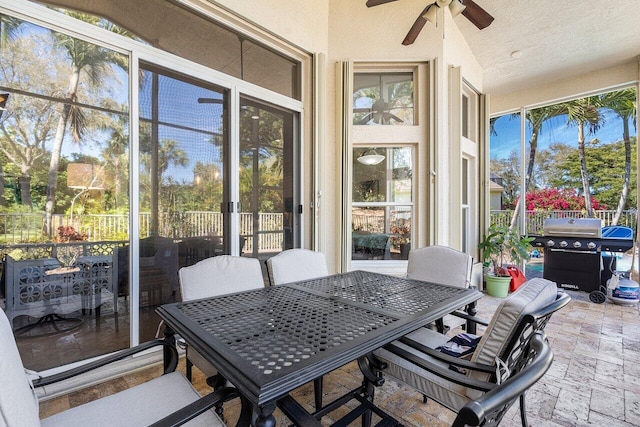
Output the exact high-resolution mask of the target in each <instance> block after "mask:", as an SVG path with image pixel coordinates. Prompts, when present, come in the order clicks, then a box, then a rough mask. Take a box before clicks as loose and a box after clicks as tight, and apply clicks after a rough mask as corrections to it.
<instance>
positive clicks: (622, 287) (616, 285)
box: [607, 273, 640, 305]
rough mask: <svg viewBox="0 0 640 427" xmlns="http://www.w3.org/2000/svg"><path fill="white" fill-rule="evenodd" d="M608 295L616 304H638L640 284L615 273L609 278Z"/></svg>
mask: <svg viewBox="0 0 640 427" xmlns="http://www.w3.org/2000/svg"><path fill="white" fill-rule="evenodd" d="M607 297H609V299H610V300H611V301H612V302H614V303H616V304H623V305H626V304H637V303H638V301H639V300H640V286H638V282H634V281H633V280H631V279H627V278H626V277H620V276H619V275H618V274H617V273H614V274H613V276H611V278H610V279H609V280H607Z"/></svg>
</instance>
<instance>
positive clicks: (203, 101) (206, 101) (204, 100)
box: [198, 98, 223, 104]
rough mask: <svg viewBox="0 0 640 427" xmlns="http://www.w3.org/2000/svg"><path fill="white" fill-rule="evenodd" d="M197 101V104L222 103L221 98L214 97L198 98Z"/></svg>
mask: <svg viewBox="0 0 640 427" xmlns="http://www.w3.org/2000/svg"><path fill="white" fill-rule="evenodd" d="M198 103H199V104H222V103H223V100H222V99H215V98H198Z"/></svg>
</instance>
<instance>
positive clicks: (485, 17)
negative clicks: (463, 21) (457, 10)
mask: <svg viewBox="0 0 640 427" xmlns="http://www.w3.org/2000/svg"><path fill="white" fill-rule="evenodd" d="M462 4H464V5H465V6H466V7H465V8H464V10H463V11H462V14H463V15H464V16H465V17H466V18H467V19H468V20H469V21H471V23H472V24H473V25H475V26H476V27H478V28H479V29H481V30H482V29H484V28H487V27H488V26H489V25H490V24H491V23H492V22H493V19H494V18H493V16H491V15H489V13H488V12H487V11H486V10H484V9H483V8H481V7H480V6H478V5H477V4H476V3H475V2H474V1H473V0H463V2H462Z"/></svg>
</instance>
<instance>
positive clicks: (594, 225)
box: [542, 218, 602, 239]
mask: <svg viewBox="0 0 640 427" xmlns="http://www.w3.org/2000/svg"><path fill="white" fill-rule="evenodd" d="M542 230H543V233H544V235H545V236H572V237H590V238H594V239H599V238H601V237H602V222H601V221H600V220H599V219H598V218H548V219H546V220H545V221H544V226H543V229H542Z"/></svg>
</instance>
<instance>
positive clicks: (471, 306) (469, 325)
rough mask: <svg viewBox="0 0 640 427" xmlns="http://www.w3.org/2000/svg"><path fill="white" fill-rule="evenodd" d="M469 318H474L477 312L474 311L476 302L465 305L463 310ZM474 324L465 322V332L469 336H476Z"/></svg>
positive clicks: (468, 321)
mask: <svg viewBox="0 0 640 427" xmlns="http://www.w3.org/2000/svg"><path fill="white" fill-rule="evenodd" d="M465 311H466V312H467V314H468V315H469V316H475V315H476V314H478V310H477V309H476V301H474V302H472V303H470V304H468V305H467V308H466V310H465ZM476 326H477V325H476V322H472V321H470V320H467V332H468V333H470V334H476Z"/></svg>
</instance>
